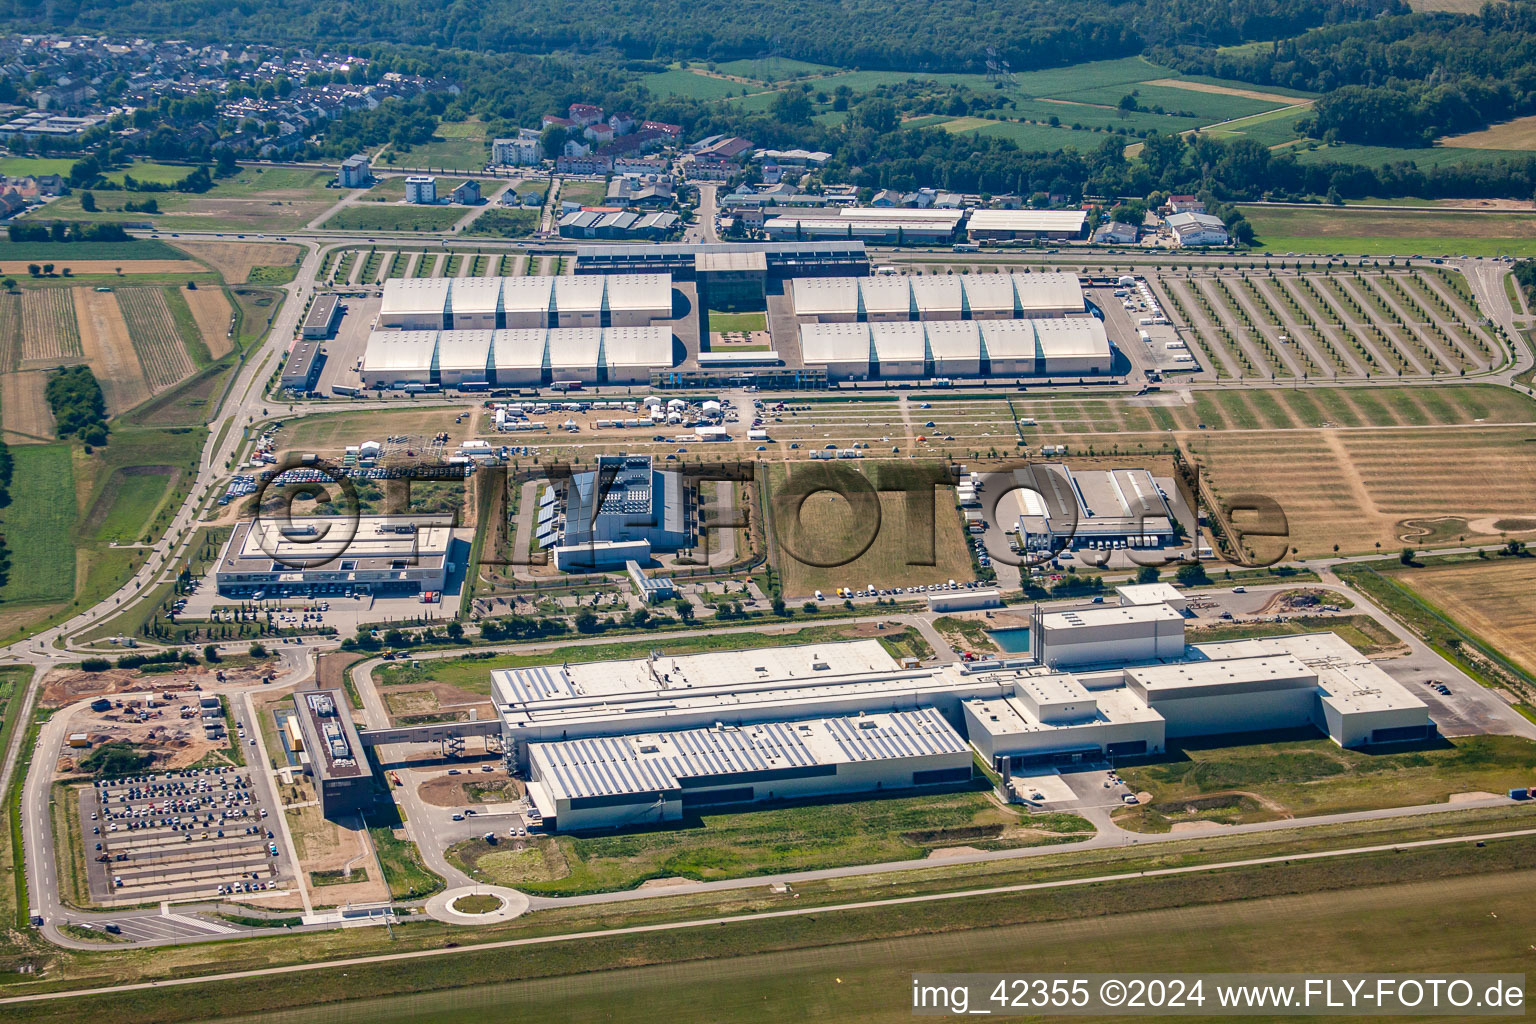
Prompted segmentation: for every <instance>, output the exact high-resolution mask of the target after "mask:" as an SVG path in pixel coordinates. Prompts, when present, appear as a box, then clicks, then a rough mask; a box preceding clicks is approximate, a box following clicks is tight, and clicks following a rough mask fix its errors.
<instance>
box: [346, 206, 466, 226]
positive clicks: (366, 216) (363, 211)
mask: <svg viewBox="0 0 1536 1024" xmlns="http://www.w3.org/2000/svg"><path fill="white" fill-rule="evenodd" d="M462 216H464V207H462V206H414V205H412V206H406V205H396V204H394V203H391V204H389V205H387V206H383V205H381V206H346V207H343V208H342V209H340V210H337V211H336V213H335V214H334V215H333V216H332V217H331V219H330V220H328V221H326V222H325V225H324V226H325V228H326V229H328V230H331V231H446V230H448V229H449V228H451V227H453V225H454V224H455V223H456V222H457V221H458V219H459V218H460V217H462Z"/></svg>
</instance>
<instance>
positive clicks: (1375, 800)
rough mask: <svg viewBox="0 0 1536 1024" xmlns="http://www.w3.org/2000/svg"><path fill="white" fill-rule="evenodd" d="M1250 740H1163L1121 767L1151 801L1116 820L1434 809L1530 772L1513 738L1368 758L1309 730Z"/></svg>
mask: <svg viewBox="0 0 1536 1024" xmlns="http://www.w3.org/2000/svg"><path fill="white" fill-rule="evenodd" d="M1252 739H1253V740H1254V741H1255V742H1249V743H1236V744H1234V742H1233V740H1234V738H1233V737H1223V738H1221V739H1220V740H1215V741H1211V742H1210V743H1207V742H1206V741H1202V740H1187V741H1184V742H1182V743H1180V742H1177V741H1172V740H1170V741H1169V743H1168V753H1167V754H1166V755H1164V756H1162V757H1159V758H1155V759H1150V760H1149V761H1147V762H1145V763H1139V764H1138V763H1127V764H1122V765H1121V766H1120V775H1121V777H1122V778H1124V779H1125V781H1126V784H1127V785H1128V786H1130V787H1131V788H1132V789H1133V790H1145V791H1148V792H1150V793H1151V794H1152V800H1151V801H1150V803H1148V804H1145V805H1142V806H1141V807H1138V808H1136V809H1134V810H1129V811H1127V812H1125V813H1124V814H1123V815H1122V816H1121V817H1118V818H1116V821H1118V822H1119V823H1120V824H1121V825H1122V826H1124V827H1127V828H1135V829H1140V830H1142V831H1149V832H1160V831H1167V829H1168V827H1169V825H1170V824H1172V823H1173V822H1177V821H1187V820H1219V821H1222V822H1224V823H1228V824H1236V823H1240V822H1244V821H1265V820H1270V819H1272V818H1278V817H1291V816H1296V817H1300V816H1306V815H1318V814H1338V813H1344V812H1348V811H1362V810H1371V809H1375V808H1379V807H1406V806H1410V805H1414V804H1428V803H1440V802H1443V801H1445V800H1447V799H1448V798H1449V797H1450V796H1451V794H1453V793H1469V792H1489V793H1503V792H1506V791H1507V790H1508V789H1509V788H1510V787H1512V786H1520V785H1526V784H1528V782H1529V780H1530V777H1531V772H1532V770H1533V769H1536V743H1532V742H1531V741H1530V740H1526V739H1520V738H1517V737H1513V736H1466V737H1458V738H1456V739H1452V740H1442V741H1439V742H1438V743H1436V744H1432V745H1428V746H1422V745H1414V746H1412V747H1398V748H1384V749H1378V750H1375V751H1372V752H1370V753H1362V752H1360V751H1357V750H1344V749H1342V748H1340V747H1339V746H1337V745H1336V744H1334V743H1333V742H1332V741H1331V740H1329V739H1327V738H1326V737H1323V736H1321V735H1320V734H1318V733H1316V732H1314V731H1313V730H1304V731H1299V732H1292V733H1285V734H1279V735H1276V736H1273V737H1271V736H1269V735H1255V736H1253V737H1252ZM1218 744H1219V745H1218Z"/></svg>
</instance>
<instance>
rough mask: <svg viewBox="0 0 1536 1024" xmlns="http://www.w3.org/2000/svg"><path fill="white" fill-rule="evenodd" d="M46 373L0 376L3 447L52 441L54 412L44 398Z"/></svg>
mask: <svg viewBox="0 0 1536 1024" xmlns="http://www.w3.org/2000/svg"><path fill="white" fill-rule="evenodd" d="M48 372H49V371H47V370H16V371H14V372H12V373H6V374H0V416H3V417H4V426H5V442H6V444H31V443H35V442H38V441H51V440H53V438H54V436H55V435H54V423H53V411H52V410H50V409H49V408H48V400H47V399H45V398H44V397H43V388H44V387H46V386H47V384H48Z"/></svg>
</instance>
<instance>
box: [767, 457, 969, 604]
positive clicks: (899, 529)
mask: <svg viewBox="0 0 1536 1024" xmlns="http://www.w3.org/2000/svg"><path fill="white" fill-rule="evenodd" d="M825 465H826V464H818V463H805V462H800V463H792V464H788V465H785V464H774V465H772V466H771V467H770V469H769V473H768V480H769V484H770V487H771V490H770V492H769V495H770V497H769V501H770V504H771V511H770V516H771V519H772V523H773V526H772V530H773V534H774V539H773V542H772V546H773V550H774V556H775V560H776V561H775V564H776V567H777V568H778V570H779V572H780V573H781V574H782V576H783V579H784V583H783V593H784V596H785V598H786V600H791V599H792V600H797V601H798V600H804V599H805V598H808V597H811V596H812V595H813V594H814V593H815V592H816V591H817V590H820V591H822V592H823V593H825V594H828V595H831V594H832V593H833V592H834V591H835V590H836V589H837V588H838V587H853V588H861V587H867V586H875V587H881V588H883V587H907V586H917V585H919V584H933V583H942V582H944V581H945V580H949V579H954V580H969V579H971V578H972V569H971V557H970V552H969V551H968V550H967V546H966V534H965V532H964V530H963V529H962V527H961V525H960V516H959V514H958V513H957V512H956V510H955V499H954V492H953V490H951V489H950V488H947V487H936V488H934V490H933V494H934V503H933V513H932V520H931V521H928V520H919V521H915V522H911V523H909V522H908V517H907V511H908V510H907V503H906V501H905V498H904V495H903V494H902V492H900V491H898V490H888V491H881V492H879V493H878V495H877V498H876V500H877V501H878V506H875V505H874V504H869V505H867V506H865V505H863V504H861V505H860V506H859V507H857V508H856V507H855V506H854V504H853V503H852V502H850V500H849V499H848V498H845V497H843V496H841V495H839V494H834V493H833V492H832V491H830V490H822V491H818V492H816V493H813V494H810V495H809V496H808V497H807V498H806V499H805V501H804V503H803V504H802V505H801V506H800V510H799V523H798V525H797V524H796V523H795V521H794V518H793V511H792V510H791V509H789V507H788V506H787V505H786V504H785V503H783V502H782V500H781V499H780V498H778V497H776V496H779V495H783V494H785V493H787V492H786V483H787V482H789V480H791V479H792V478H793V475H794V474H798V473H816V472H820V471H821V470H822V469H823V468H824V467H825ZM848 468H850V467H849V466H848V464H846V463H844V464H842V465H841V466H840V469H843V470H846V469H848ZM888 469H894V470H895V471H897V472H899V471H900V469H901V467H900V465H899V464H891V463H864V464H862V465H860V466H859V467H857V469H855V472H858V473H861V474H862V475H864V476H865V477H866V478H867V479H869V480H871V482H874V483H876V485H877V486H882V485H884V481H883V474H884V473H885V472H886V471H887V470H888ZM856 500H860V501H866V500H867V499H856ZM875 507H878V509H879V523H878V528H877V529H875V530H874V532H873V540H872V542H871V543H869V545H868V547H867V548H866V549H865V550H864V551H863V552H862V553H858V552H857V550H856V548H857V545H858V544H859V543H862V542H863V541H866V540H869V532H870V527H865V528H864V529H863V530H860V531H850V530H849V528H848V524H849V522H850V519H851V518H860V519H865V520H867V519H868V517H870V516H872V515H873V512H874V509H875ZM873 525H874V524H873V523H871V526H873ZM852 533H857V534H858V536H857V537H856V538H855V537H852V536H851V534H852ZM926 537H931V538H932V541H933V545H932V551H933V554H932V559H933V561H934V563H935V564H933V565H921V564H913V563H914V562H916V561H920V560H922V559H924V558H927V557H928V555H927V552H926V551H925V550H924V549H923V548H924V546H923V544H922V543H921V538H926ZM854 554H857V557H854V558H850V557H849V556H850V555H854ZM818 563H820V564H818ZM827 563H830V564H827Z"/></svg>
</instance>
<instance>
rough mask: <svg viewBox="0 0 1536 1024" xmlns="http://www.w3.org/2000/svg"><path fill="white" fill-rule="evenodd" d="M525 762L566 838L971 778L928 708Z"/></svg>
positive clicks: (537, 756) (627, 743)
mask: <svg viewBox="0 0 1536 1024" xmlns="http://www.w3.org/2000/svg"><path fill="white" fill-rule="evenodd" d="M528 760H529V770H528V780H529V781H528V795H529V798H530V799H531V800H532V801H533V803H534V805H535V806H536V807H538V808H539V809H540V811H541V813H543V815H544V820H545V821H546V822H551V821H552V822H554V823H555V824H556V827H558V828H559V829H560V830H561V831H565V832H570V831H580V830H583V829H594V828H632V827H636V826H640V825H647V824H655V823H660V822H664V821H676V820H678V819H681V818H683V817H685V816H688V815H690V814H693V813H697V812H698V811H700V810H702V809H704V808H712V807H719V806H723V805H730V804H742V803H751V802H753V801H759V800H787V799H794V798H797V797H812V796H826V795H830V794H837V793H863V792H869V791H871V790H876V789H897V790H900V789H920V788H923V787H925V786H934V785H954V784H956V783H963V782H967V781H969V779H970V777H971V751H970V748H969V747H967V746H966V744H965V740H963V739H961V738H960V734H959V733H957V732H956V731H955V730H954V728H953V727H952V726H951V725H950V724H949V723H948V722H946V721H945V720H944V718H943V716H941V715H940V714H939V713H938V712H936V711H935V710H934V709H933V708H915V709H913V710H909V711H892V712H886V713H883V714H870V715H859V716H857V717H852V716H849V717H840V718H818V719H811V720H808V721H794V722H761V723H756V724H753V725H749V726H717V727H710V728H701V729H687V730H681V731H678V732H662V733H648V734H647V733H641V734H638V735H634V736H614V737H604V738H600V739H579V740H564V741H560V742H554V743H534V744H530V751H529V758H528Z"/></svg>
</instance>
